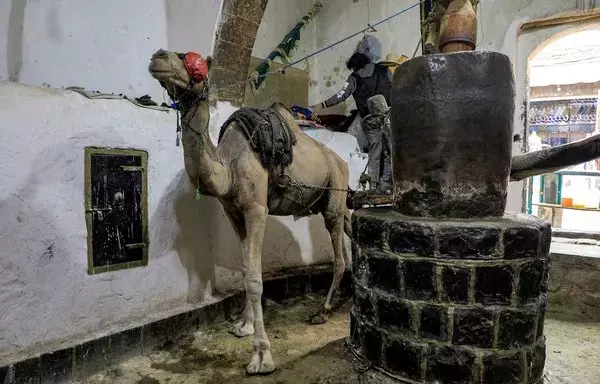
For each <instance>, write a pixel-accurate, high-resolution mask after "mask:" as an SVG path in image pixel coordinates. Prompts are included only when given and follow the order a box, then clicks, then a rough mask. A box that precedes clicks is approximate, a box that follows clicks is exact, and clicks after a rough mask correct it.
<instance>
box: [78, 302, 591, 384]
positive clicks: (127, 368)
mask: <svg viewBox="0 0 600 384" xmlns="http://www.w3.org/2000/svg"><path fill="white" fill-rule="evenodd" d="M321 300H322V298H321V297H320V296H306V297H303V298H297V299H292V300H289V301H288V302H286V303H283V304H277V303H274V302H270V301H269V302H268V303H267V305H266V307H265V310H266V313H265V322H266V327H267V332H269V336H270V338H271V344H272V353H273V358H274V359H275V363H276V364H277V370H276V371H275V372H274V373H273V374H271V375H269V376H259V377H256V376H255V377H249V376H246V374H245V366H246V364H247V363H248V362H249V361H250V357H251V355H252V353H251V350H252V346H251V339H250V338H245V339H238V338H235V337H234V336H232V335H230V334H229V333H228V332H227V330H228V324H221V325H217V326H214V327H211V328H209V329H206V330H203V331H200V332H197V333H196V334H194V335H193V336H192V337H189V338H188V339H187V340H183V341H182V342H181V343H179V344H178V345H177V346H174V347H172V348H170V349H167V350H161V351H157V352H155V353H153V354H152V355H149V356H143V357H136V358H133V359H131V360H129V361H127V362H125V363H123V364H120V365H118V366H115V367H113V368H112V369H110V370H109V371H107V372H105V373H102V374H97V375H94V376H92V377H89V378H88V379H86V380H84V381H80V382H78V384H167V383H168V384H198V383H207V384H209V383H210V384H212V383H215V384H216V383H218V384H221V383H227V384H236V383H242V384H246V383H248V384H251V383H277V384H288V383H291V384H293V383H299V384H355V383H360V382H362V381H363V380H361V375H359V374H358V373H357V371H356V369H357V368H360V367H359V366H358V364H357V362H356V361H355V360H354V359H352V356H351V353H349V352H348V350H347V348H346V347H345V339H346V337H347V336H348V331H349V317H348V309H349V306H350V302H349V301H348V302H346V303H345V304H344V305H343V306H342V307H341V308H339V309H338V310H337V311H336V312H335V314H333V315H332V317H331V318H330V321H329V322H328V323H327V324H324V325H317V326H315V325H309V324H308V323H307V319H308V317H309V315H311V314H312V313H314V312H315V311H316V309H317V308H318V306H319V304H320V303H321ZM546 334H547V339H548V346H547V361H546V383H548V384H567V383H569V384H571V383H572V384H599V383H600V323H589V322H587V323H586V322H576V321H575V322H574V321H573V320H568V319H559V318H552V317H551V318H547V319H546ZM362 377H364V375H363V376H362Z"/></svg>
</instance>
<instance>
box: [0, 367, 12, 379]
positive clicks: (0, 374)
mask: <svg viewBox="0 0 600 384" xmlns="http://www.w3.org/2000/svg"><path fill="white" fill-rule="evenodd" d="M9 369H10V367H9V366H8V365H7V366H4V367H0V383H8V382H9V381H8V380H9V378H8V375H9V374H10V372H9Z"/></svg>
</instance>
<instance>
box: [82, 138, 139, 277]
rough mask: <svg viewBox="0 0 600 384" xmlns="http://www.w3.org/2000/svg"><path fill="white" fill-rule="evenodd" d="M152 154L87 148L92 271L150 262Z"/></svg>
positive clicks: (131, 266)
mask: <svg viewBox="0 0 600 384" xmlns="http://www.w3.org/2000/svg"><path fill="white" fill-rule="evenodd" d="M147 171H148V154H147V153H146V152H145V151H140V150H132V149H108V148H91V147H90V148H86V149H85V213H86V215H85V216H86V224H87V231H88V273H89V274H96V273H102V272H108V271H114V270H119V269H125V268H133V267H139V266H145V265H147V264H148V187H147Z"/></svg>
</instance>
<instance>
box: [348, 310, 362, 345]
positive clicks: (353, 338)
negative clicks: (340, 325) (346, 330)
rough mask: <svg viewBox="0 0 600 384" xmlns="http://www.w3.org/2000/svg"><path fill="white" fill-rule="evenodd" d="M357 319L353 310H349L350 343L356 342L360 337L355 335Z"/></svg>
mask: <svg viewBox="0 0 600 384" xmlns="http://www.w3.org/2000/svg"><path fill="white" fill-rule="evenodd" d="M357 323H358V319H357V318H356V315H355V314H354V311H350V340H351V342H352V344H358V343H359V342H360V339H359V338H357V337H356V336H357V335H358V324H357Z"/></svg>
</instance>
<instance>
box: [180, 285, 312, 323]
mask: <svg viewBox="0 0 600 384" xmlns="http://www.w3.org/2000/svg"><path fill="white" fill-rule="evenodd" d="M304 278H305V279H308V277H307V276H305V277H304ZM245 305H246V292H239V293H236V294H235V295H233V296H230V297H228V298H227V299H225V300H224V302H223V306H224V308H225V318H226V319H232V318H234V317H236V316H238V315H239V314H240V313H242V311H243V310H244V306H245ZM188 317H189V318H190V321H189V324H190V325H191V327H192V329H193V330H196V329H198V326H197V323H196V321H195V319H196V316H195V315H193V311H191V312H188Z"/></svg>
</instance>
